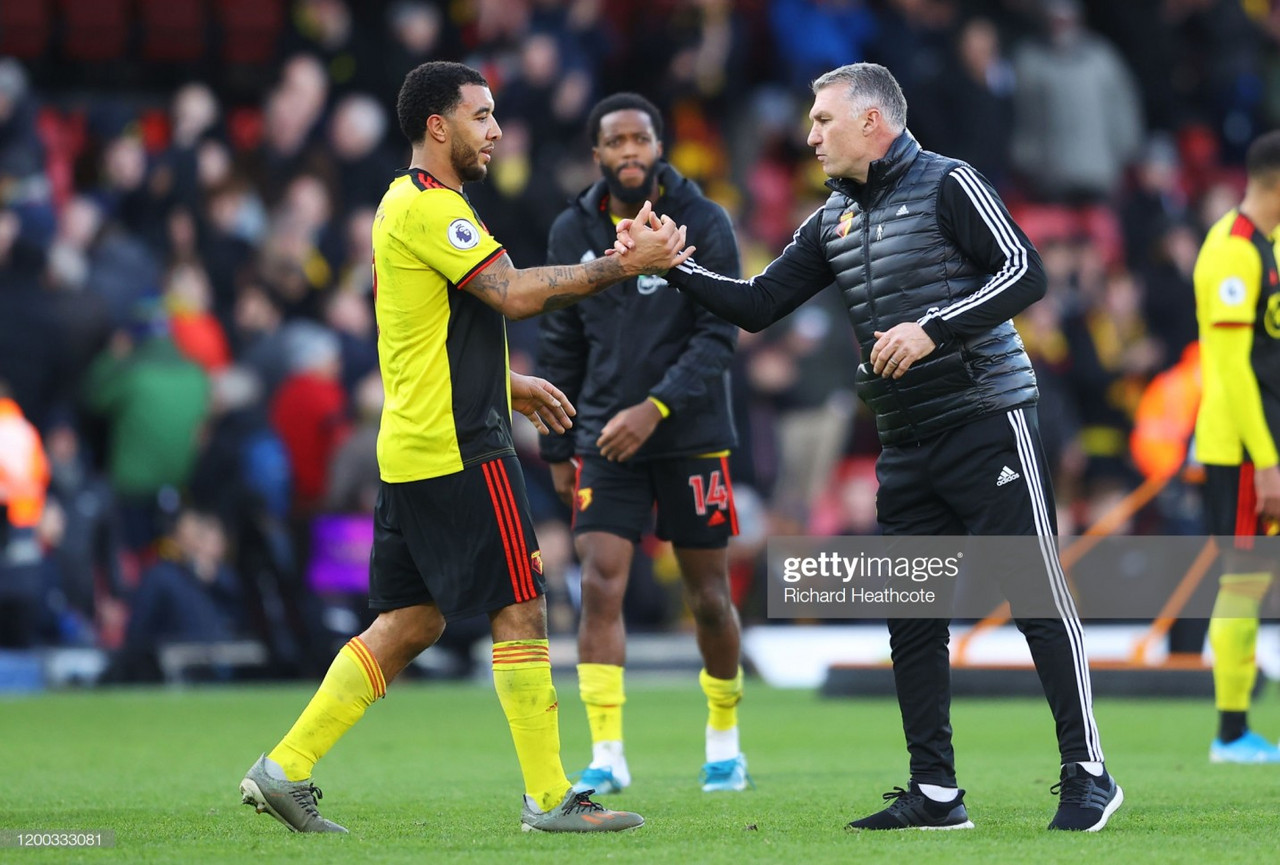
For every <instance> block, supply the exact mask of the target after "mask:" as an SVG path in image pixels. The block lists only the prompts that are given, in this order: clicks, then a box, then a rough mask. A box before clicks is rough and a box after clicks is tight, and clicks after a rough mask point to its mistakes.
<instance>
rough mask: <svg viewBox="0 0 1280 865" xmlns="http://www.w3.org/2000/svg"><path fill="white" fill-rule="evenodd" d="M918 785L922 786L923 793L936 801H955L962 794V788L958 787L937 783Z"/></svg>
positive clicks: (918, 785)
mask: <svg viewBox="0 0 1280 865" xmlns="http://www.w3.org/2000/svg"><path fill="white" fill-rule="evenodd" d="M916 786H917V787H919V788H920V792H921V793H923V794H925V795H926V796H928V797H929V798H930V799H932V800H933V801H935V802H954V801H955V799H956V797H957V796H959V795H960V790H959V789H957V788H956V787H939V786H938V785H937V784H917V785H916Z"/></svg>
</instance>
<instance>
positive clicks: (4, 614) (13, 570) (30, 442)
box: [0, 380, 49, 648]
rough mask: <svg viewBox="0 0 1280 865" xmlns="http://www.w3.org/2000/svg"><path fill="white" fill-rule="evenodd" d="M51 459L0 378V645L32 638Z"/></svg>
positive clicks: (24, 642) (37, 617)
mask: <svg viewBox="0 0 1280 865" xmlns="http://www.w3.org/2000/svg"><path fill="white" fill-rule="evenodd" d="M48 488H49V461H48V459H47V457H46V456H45V452H44V444H43V442H41V440H40V433H39V432H37V431H36V428H35V427H34V426H32V425H31V423H30V422H29V421H28V420H27V418H26V416H25V415H24V414H23V413H22V408H21V407H20V406H19V405H18V403H17V402H16V401H14V399H13V396H12V393H11V392H10V390H9V386H8V384H6V383H5V382H4V381H3V380H0V646H8V647H14V648H22V647H26V646H29V645H31V644H32V642H34V638H35V632H36V629H37V627H38V625H39V622H40V615H39V610H38V606H39V604H40V570H39V565H40V545H39V543H38V541H37V540H36V526H37V525H38V524H39V523H40V517H41V515H42V514H43V513H44V500H45V491H46V490H47V489H48Z"/></svg>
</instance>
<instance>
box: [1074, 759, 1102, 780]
mask: <svg viewBox="0 0 1280 865" xmlns="http://www.w3.org/2000/svg"><path fill="white" fill-rule="evenodd" d="M1076 765H1077V766H1079V767H1080V768H1081V769H1084V770H1085V771H1086V772H1088V773H1089V774H1090V775H1092V776H1093V777H1095V778H1101V777H1102V773H1103V772H1105V771H1106V769H1104V768H1103V766H1102V764H1101V763H1096V762H1093V761H1090V762H1087V763H1077V764H1076Z"/></svg>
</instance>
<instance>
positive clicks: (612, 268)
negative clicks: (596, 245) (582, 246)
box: [584, 256, 627, 288]
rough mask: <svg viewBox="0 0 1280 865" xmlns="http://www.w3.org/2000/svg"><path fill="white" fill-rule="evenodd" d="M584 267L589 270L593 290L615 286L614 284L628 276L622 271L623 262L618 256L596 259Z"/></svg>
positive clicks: (588, 275)
mask: <svg viewBox="0 0 1280 865" xmlns="http://www.w3.org/2000/svg"><path fill="white" fill-rule="evenodd" d="M584 266H585V267H586V269H587V278H588V279H590V280H591V285H592V287H593V288H600V287H602V286H606V285H613V283H615V282H618V281H619V280H622V279H625V278H626V276H627V274H626V272H625V271H624V270H623V269H622V260H621V259H620V258H618V257H617V256H606V257H605V258H595V259H592V260H591V261H588V262H587V263H586V264H585V265H584Z"/></svg>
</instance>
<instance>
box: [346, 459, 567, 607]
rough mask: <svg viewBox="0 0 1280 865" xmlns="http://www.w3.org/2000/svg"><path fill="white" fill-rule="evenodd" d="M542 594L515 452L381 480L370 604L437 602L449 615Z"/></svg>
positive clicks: (538, 560)
mask: <svg viewBox="0 0 1280 865" xmlns="http://www.w3.org/2000/svg"><path fill="white" fill-rule="evenodd" d="M545 593H546V582H545V581H544V580H543V578H542V553H541V551H540V550H539V548H538V539H537V537H536V536H535V535H534V533H533V523H532V522H531V521H530V519H529V502H528V500H527V497H526V495H525V487H524V475H523V474H522V473H521V471H520V463H519V462H518V461H517V460H516V458H515V457H514V456H508V457H502V458H501V459H495V460H490V461H489V462H486V463H481V464H479V465H474V466H469V467H468V468H465V469H463V470H462V471H460V472H456V473H455V474H451V475H444V476H443V477H438V478H428V479H426V480H421V481H410V482H408V483H398V484H391V483H385V482H384V483H383V484H382V486H381V488H380V489H379V491H378V503H377V505H376V507H375V508H374V517H373V551H372V553H371V554H370V556H369V608H370V609H372V610H378V611H383V610H396V609H399V608H401V607H410V606H413V605H415V604H435V605H436V606H437V607H439V608H440V612H441V613H443V614H444V616H445V618H446V619H461V618H465V617H467V616H472V615H476V614H478V613H489V612H493V611H495V610H500V609H502V608H503V607H509V606H511V605H512V604H518V603H521V602H522V601H527V600H529V599H531V598H536V597H538V596H539V595H542V594H545Z"/></svg>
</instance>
